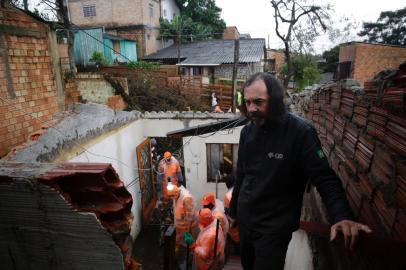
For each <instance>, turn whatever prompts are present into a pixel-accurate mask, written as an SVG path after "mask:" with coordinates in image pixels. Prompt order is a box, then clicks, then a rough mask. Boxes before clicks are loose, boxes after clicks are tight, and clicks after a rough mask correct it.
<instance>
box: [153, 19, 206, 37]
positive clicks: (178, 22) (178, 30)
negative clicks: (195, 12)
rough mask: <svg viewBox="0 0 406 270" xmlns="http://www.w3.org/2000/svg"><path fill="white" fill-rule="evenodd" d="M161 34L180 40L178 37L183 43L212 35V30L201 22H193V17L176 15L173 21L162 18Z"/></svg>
mask: <svg viewBox="0 0 406 270" xmlns="http://www.w3.org/2000/svg"><path fill="white" fill-rule="evenodd" d="M160 23H161V29H160V33H161V36H162V37H163V38H164V39H165V40H168V39H173V40H174V41H175V43H176V42H178V38H180V39H181V41H182V43H185V42H190V41H193V40H195V41H196V40H203V39H207V38H208V37H210V35H211V32H210V29H209V28H206V27H204V26H203V25H201V24H200V23H196V22H193V21H192V19H191V18H189V17H186V16H184V15H181V16H175V17H174V18H173V20H172V22H169V21H168V20H164V19H160Z"/></svg>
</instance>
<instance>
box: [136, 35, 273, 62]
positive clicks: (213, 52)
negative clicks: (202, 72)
mask: <svg viewBox="0 0 406 270" xmlns="http://www.w3.org/2000/svg"><path fill="white" fill-rule="evenodd" d="M264 47H265V39H262V38H260V39H246V40H240V55H239V63H255V62H259V61H261V59H262V57H263V54H264ZM177 57H178V50H177V46H176V45H172V46H170V47H168V48H165V49H162V50H160V51H159V52H157V53H154V54H151V55H148V56H146V57H144V60H164V59H176V58H177ZM180 58H183V59H185V60H183V61H182V62H181V63H180V65H194V64H196V65H220V64H231V63H233V62H234V40H207V41H199V42H193V43H188V44H183V45H181V47H180Z"/></svg>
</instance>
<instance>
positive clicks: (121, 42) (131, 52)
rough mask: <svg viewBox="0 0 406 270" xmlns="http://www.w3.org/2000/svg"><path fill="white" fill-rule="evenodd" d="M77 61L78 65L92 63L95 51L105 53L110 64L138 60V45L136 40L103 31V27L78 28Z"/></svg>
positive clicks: (76, 33)
mask: <svg viewBox="0 0 406 270" xmlns="http://www.w3.org/2000/svg"><path fill="white" fill-rule="evenodd" d="M73 48H74V55H75V63H76V65H78V66H88V65H91V61H90V59H91V58H92V55H93V53H94V52H100V53H102V54H103V56H104V59H105V60H106V62H107V63H108V64H110V65H112V64H114V63H128V62H136V61H137V46H136V43H135V41H134V40H128V39H125V38H122V37H119V36H115V35H111V34H107V33H104V32H103V28H90V29H84V30H82V29H81V30H77V31H76V32H75V42H74V45H73Z"/></svg>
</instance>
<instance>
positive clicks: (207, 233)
mask: <svg viewBox="0 0 406 270" xmlns="http://www.w3.org/2000/svg"><path fill="white" fill-rule="evenodd" d="M198 218H199V228H200V233H199V236H198V237H197V239H196V242H195V243H194V245H193V246H192V250H193V251H194V255H193V270H209V269H210V270H217V269H222V267H223V265H224V245H225V240H224V235H223V231H222V229H221V226H218V232H217V243H216V227H217V226H216V225H217V220H216V219H215V218H214V217H213V215H212V213H211V211H210V209H208V208H203V209H201V210H200V211H199V214H198ZM215 246H216V247H215Z"/></svg>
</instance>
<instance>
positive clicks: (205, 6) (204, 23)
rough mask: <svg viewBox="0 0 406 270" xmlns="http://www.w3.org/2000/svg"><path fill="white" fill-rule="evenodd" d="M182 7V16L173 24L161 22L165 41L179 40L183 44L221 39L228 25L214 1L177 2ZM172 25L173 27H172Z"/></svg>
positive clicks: (188, 0) (181, 0)
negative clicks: (179, 35) (180, 37)
mask: <svg viewBox="0 0 406 270" xmlns="http://www.w3.org/2000/svg"><path fill="white" fill-rule="evenodd" d="M176 2H177V3H178V4H179V6H180V13H181V16H177V17H179V18H176V17H175V18H174V20H173V21H172V23H170V22H168V21H167V20H162V21H161V35H163V37H164V38H165V39H172V38H173V37H175V39H177V36H178V34H181V36H182V42H185V41H194V40H204V39H221V38H222V37H223V32H224V29H225V28H226V23H225V22H224V20H223V19H221V18H220V13H221V9H220V8H219V7H218V6H216V3H215V1H214V0H176ZM170 25H172V26H170Z"/></svg>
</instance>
